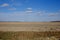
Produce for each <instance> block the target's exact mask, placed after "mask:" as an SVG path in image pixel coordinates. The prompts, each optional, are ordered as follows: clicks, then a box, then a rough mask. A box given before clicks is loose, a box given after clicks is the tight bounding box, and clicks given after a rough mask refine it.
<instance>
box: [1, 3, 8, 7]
mask: <svg viewBox="0 0 60 40" xmlns="http://www.w3.org/2000/svg"><path fill="white" fill-rule="evenodd" d="M7 6H9V4H8V3H4V4H2V5H1V7H7Z"/></svg>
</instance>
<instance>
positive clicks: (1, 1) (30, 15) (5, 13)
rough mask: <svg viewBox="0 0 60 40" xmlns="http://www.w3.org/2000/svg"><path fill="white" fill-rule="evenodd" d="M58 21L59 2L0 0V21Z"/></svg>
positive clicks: (59, 13)
mask: <svg viewBox="0 0 60 40" xmlns="http://www.w3.org/2000/svg"><path fill="white" fill-rule="evenodd" d="M56 20H60V0H0V21H21V22H26V21H27V22H44V21H56Z"/></svg>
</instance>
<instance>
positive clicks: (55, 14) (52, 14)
mask: <svg viewBox="0 0 60 40" xmlns="http://www.w3.org/2000/svg"><path fill="white" fill-rule="evenodd" d="M49 16H50V17H51V16H58V13H50V14H49Z"/></svg>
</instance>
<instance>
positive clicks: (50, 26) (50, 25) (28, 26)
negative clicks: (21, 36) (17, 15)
mask: <svg viewBox="0 0 60 40" xmlns="http://www.w3.org/2000/svg"><path fill="white" fill-rule="evenodd" d="M0 31H60V22H0Z"/></svg>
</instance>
